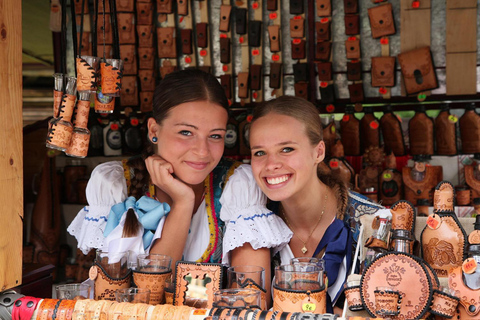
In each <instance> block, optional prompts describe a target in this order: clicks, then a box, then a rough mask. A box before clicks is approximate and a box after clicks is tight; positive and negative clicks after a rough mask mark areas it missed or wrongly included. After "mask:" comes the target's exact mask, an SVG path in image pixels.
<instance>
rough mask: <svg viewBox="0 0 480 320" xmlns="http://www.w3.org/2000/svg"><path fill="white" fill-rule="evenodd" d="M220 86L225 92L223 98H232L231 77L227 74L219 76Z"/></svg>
mask: <svg viewBox="0 0 480 320" xmlns="http://www.w3.org/2000/svg"><path fill="white" fill-rule="evenodd" d="M220 85H221V86H222V88H223V90H224V91H225V96H226V97H227V99H231V98H232V76H231V75H229V74H224V75H221V76H220Z"/></svg>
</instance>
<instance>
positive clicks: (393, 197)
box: [379, 153, 403, 206]
mask: <svg viewBox="0 0 480 320" xmlns="http://www.w3.org/2000/svg"><path fill="white" fill-rule="evenodd" d="M396 168H397V161H396V158H395V155H394V154H393V153H390V154H389V155H388V156H386V157H385V170H384V171H383V172H382V173H381V174H380V181H379V191H380V192H379V196H380V200H381V201H382V204H383V205H384V206H391V205H393V204H394V203H395V202H397V201H399V200H400V199H403V181H402V174H401V173H400V172H399V171H398V170H397V169H396Z"/></svg>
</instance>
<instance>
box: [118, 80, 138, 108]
mask: <svg viewBox="0 0 480 320" xmlns="http://www.w3.org/2000/svg"><path fill="white" fill-rule="evenodd" d="M120 104H121V105H122V106H137V105H138V85H137V77H135V76H126V77H123V80H122V90H121V91H120Z"/></svg>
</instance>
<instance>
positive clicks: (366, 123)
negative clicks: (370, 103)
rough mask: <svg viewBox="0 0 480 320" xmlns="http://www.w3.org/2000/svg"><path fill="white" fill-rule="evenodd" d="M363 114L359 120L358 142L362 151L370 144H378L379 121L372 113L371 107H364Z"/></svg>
mask: <svg viewBox="0 0 480 320" xmlns="http://www.w3.org/2000/svg"><path fill="white" fill-rule="evenodd" d="M364 111H365V115H364V116H363V118H362V119H361V120H360V138H361V139H360V142H361V149H362V152H365V150H366V149H367V148H369V147H370V146H374V147H379V146H380V122H379V121H378V119H377V118H376V117H375V116H374V115H373V110H372V108H364Z"/></svg>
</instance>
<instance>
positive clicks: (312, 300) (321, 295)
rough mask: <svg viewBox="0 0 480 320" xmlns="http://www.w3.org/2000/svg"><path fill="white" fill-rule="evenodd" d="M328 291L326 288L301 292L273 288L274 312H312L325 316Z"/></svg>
mask: <svg viewBox="0 0 480 320" xmlns="http://www.w3.org/2000/svg"><path fill="white" fill-rule="evenodd" d="M326 293H327V291H326V290H325V288H323V289H320V290H312V291H306V292H299V291H295V290H287V289H281V288H279V287H278V286H276V285H274V286H273V311H274V312H311V313H314V314H323V313H325V312H327V296H326Z"/></svg>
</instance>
